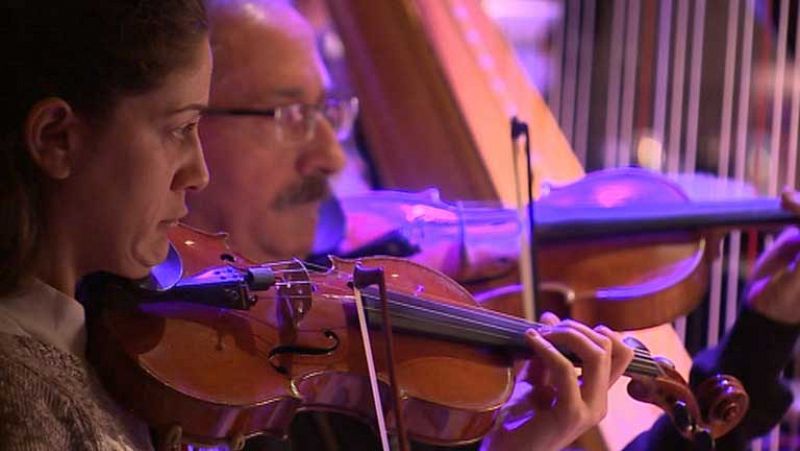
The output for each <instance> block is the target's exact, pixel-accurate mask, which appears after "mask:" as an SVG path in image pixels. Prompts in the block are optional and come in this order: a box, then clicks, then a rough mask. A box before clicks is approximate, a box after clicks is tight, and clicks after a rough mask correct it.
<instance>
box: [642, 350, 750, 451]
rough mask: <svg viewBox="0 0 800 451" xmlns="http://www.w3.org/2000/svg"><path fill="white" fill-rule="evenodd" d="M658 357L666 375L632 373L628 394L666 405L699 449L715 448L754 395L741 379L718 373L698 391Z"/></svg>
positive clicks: (643, 400)
mask: <svg viewBox="0 0 800 451" xmlns="http://www.w3.org/2000/svg"><path fill="white" fill-rule="evenodd" d="M655 361H656V362H657V363H658V367H659V369H660V371H661V372H662V375H660V376H657V377H639V376H634V377H632V380H631V382H630V383H629V384H628V394H630V396H631V397H632V398H634V399H636V400H638V401H642V402H646V403H650V404H654V405H656V406H658V407H660V408H661V409H663V410H664V412H666V413H667V415H668V416H669V417H670V419H671V420H672V423H673V424H674V425H675V427H676V428H677V430H678V431H679V432H680V434H681V435H682V436H684V437H685V438H686V439H688V440H690V441H692V442H693V443H694V445H695V448H696V449H708V450H711V449H714V440H715V439H717V438H719V437H721V436H723V435H725V434H727V433H728V432H730V431H731V429H733V428H734V427H736V425H738V424H739V422H740V421H741V420H742V418H743V417H744V415H745V413H746V412H747V407H748V405H749V403H750V398H749V397H748V395H747V392H746V391H745V390H744V387H743V386H742V384H741V382H739V380H738V379H736V378H735V377H733V376H728V375H719V374H718V375H716V376H714V377H712V378H709V379H708V380H706V381H704V382H703V383H702V384H700V386H698V387H697V389H696V392H697V394H696V395H695V393H693V392H692V390H691V389H690V388H689V386H688V384H687V383H686V381H685V380H684V379H683V377H682V376H681V375H680V374H679V373H678V372H677V371H675V369H674V367H673V366H672V365H671V363H670V362H668V361H665V360H663V359H656V360H655Z"/></svg>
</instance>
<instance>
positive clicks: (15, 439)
mask: <svg viewBox="0 0 800 451" xmlns="http://www.w3.org/2000/svg"><path fill="white" fill-rule="evenodd" d="M49 353H50V352H49V350H48V349H46V346H45V345H43V344H41V343H39V342H37V341H36V340H35V339H33V338H30V337H24V336H19V335H10V334H6V333H0V387H2V393H3V396H0V448H2V449H22V448H24V449H35V450H37V449H56V448H64V449H65V448H68V447H70V446H71V445H72V443H70V440H69V433H68V429H67V427H66V423H65V420H67V419H69V418H72V417H73V416H72V415H69V413H68V412H69V411H70V410H71V408H70V402H69V397H68V396H65V394H63V393H61V392H60V390H59V388H60V384H53V379H54V378H53V377H50V375H51V374H52V370H51V369H50V368H47V360H49V359H47V358H46V356H47V355H48V354H49Z"/></svg>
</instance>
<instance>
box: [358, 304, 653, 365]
mask: <svg viewBox="0 0 800 451" xmlns="http://www.w3.org/2000/svg"><path fill="white" fill-rule="evenodd" d="M363 293H364V308H365V310H366V311H367V317H368V320H369V323H370V325H372V326H377V325H380V324H381V322H382V320H381V315H380V307H379V306H380V301H379V298H378V295H377V292H376V290H375V289H374V288H367V289H365V290H363ZM388 302H389V314H390V315H391V322H392V328H393V329H396V330H399V331H405V332H410V333H416V334H424V335H428V336H435V337H439V338H443V339H448V340H452V341H457V342H462V343H470V344H477V345H482V346H486V347H491V348H498V349H502V350H506V351H511V352H512V353H523V354H528V353H530V346H529V345H528V344H527V343H526V341H525V332H526V331H527V330H528V329H535V330H540V331H542V332H544V331H546V330H547V329H548V328H549V327H550V326H547V325H544V324H540V323H532V322H529V321H525V320H523V319H520V318H517V317H514V316H510V315H505V314H502V313H498V312H494V311H491V310H484V309H479V308H470V307H465V306H459V305H455V304H447V303H442V302H432V301H428V300H424V299H421V298H417V297H413V296H409V295H405V294H401V293H390V294H389V301H388ZM559 351H561V353H562V354H564V356H565V357H567V358H568V359H569V360H570V361H571V362H572V363H573V364H575V365H576V366H580V365H581V362H580V359H578V358H577V357H576V356H575V355H574V354H572V353H570V352H568V351H565V350H561V349H559ZM625 374H626V375H627V376H637V375H638V376H650V377H658V376H660V375H662V374H663V372H662V370H661V368H660V367H659V365H658V363H656V362H655V361H654V359H653V358H652V356H650V353H649V351H647V350H646V349H636V350H635V355H634V359H633V361H632V362H631V364H630V365H629V366H628V368H627V369H626V370H625Z"/></svg>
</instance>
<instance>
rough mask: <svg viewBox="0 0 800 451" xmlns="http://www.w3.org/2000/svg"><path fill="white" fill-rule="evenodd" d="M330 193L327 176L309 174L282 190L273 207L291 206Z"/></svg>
mask: <svg viewBox="0 0 800 451" xmlns="http://www.w3.org/2000/svg"><path fill="white" fill-rule="evenodd" d="M330 194H331V187H330V183H329V182H328V177H327V176H325V175H321V174H317V175H310V176H308V177H305V178H303V179H302V180H300V182H298V183H297V184H295V185H292V186H290V187H289V188H288V189H286V190H284V191H283V192H282V193H281V194H280V195H279V196H278V198H277V199H276V200H275V203H274V204H273V207H275V208H276V209H279V210H281V209H286V208H291V207H294V206H297V205H302V204H307V203H309V202H316V201H320V200H323V199H325V198H327V197H328V196H330Z"/></svg>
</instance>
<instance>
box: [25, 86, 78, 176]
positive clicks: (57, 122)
mask: <svg viewBox="0 0 800 451" xmlns="http://www.w3.org/2000/svg"><path fill="white" fill-rule="evenodd" d="M77 124H78V121H77V118H76V117H75V113H74V111H73V110H72V107H71V106H70V105H69V104H68V103H67V102H66V101H64V100H63V99H60V98H57V97H50V98H47V99H43V100H41V101H39V102H37V103H36V104H35V105H34V106H33V107H32V108H31V109H30V111H28V117H27V118H26V120H25V129H24V133H25V136H24V140H25V144H26V145H27V148H28V152H30V155H31V158H32V159H33V161H34V163H36V165H37V166H38V167H39V169H41V170H42V172H44V173H45V174H47V175H48V176H50V177H52V178H54V179H65V178H67V177H69V175H70V174H71V172H72V165H73V154H74V153H75V151H76V149H75V148H74V147H75V145H76V144H77V142H78V140H77V139H76V137H77V136H76V135H75V133H77V129H76V126H77Z"/></svg>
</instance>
